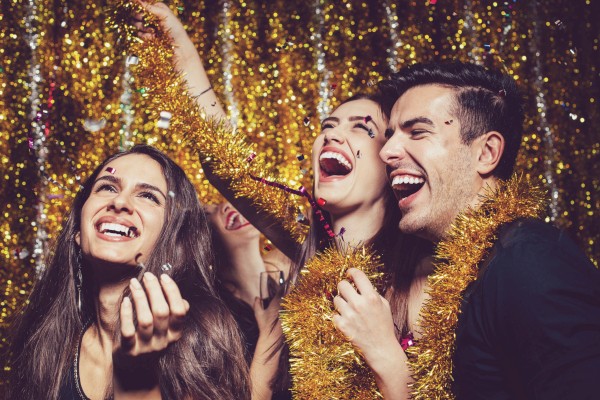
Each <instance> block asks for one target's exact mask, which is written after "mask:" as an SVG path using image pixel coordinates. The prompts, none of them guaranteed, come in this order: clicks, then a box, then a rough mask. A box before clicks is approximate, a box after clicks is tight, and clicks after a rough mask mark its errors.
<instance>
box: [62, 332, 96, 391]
mask: <svg viewBox="0 0 600 400" xmlns="http://www.w3.org/2000/svg"><path fill="white" fill-rule="evenodd" d="M89 326H90V321H88V322H86V323H85V324H84V325H83V329H82V330H81V333H80V334H79V340H78V341H77V349H76V351H74V352H73V353H74V354H73V364H72V365H71V367H70V368H69V371H68V373H67V374H66V376H65V378H64V381H63V383H62V385H61V387H60V392H59V394H58V398H59V400H90V399H89V397H87V396H86V395H85V393H83V389H82V388H81V380H80V379H79V353H80V352H81V339H82V338H83V334H84V333H85V331H86V330H87V328H89Z"/></svg>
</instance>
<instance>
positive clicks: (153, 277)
mask: <svg viewBox="0 0 600 400" xmlns="http://www.w3.org/2000/svg"><path fill="white" fill-rule="evenodd" d="M144 279H156V277H155V276H154V274H152V272H144Z"/></svg>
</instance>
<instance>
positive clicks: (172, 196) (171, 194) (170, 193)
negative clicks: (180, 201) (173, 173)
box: [167, 190, 175, 199]
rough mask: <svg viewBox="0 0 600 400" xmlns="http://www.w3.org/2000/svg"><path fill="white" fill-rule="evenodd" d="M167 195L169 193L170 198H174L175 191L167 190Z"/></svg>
mask: <svg viewBox="0 0 600 400" xmlns="http://www.w3.org/2000/svg"><path fill="white" fill-rule="evenodd" d="M167 195H169V197H170V198H172V199H174V198H175V192H173V191H172V190H169V192H168V193H167Z"/></svg>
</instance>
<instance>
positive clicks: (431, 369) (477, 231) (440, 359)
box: [407, 176, 545, 400]
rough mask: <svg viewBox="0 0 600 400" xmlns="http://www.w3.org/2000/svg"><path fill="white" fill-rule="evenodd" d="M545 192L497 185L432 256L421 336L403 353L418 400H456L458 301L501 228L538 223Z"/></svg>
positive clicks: (513, 182) (517, 184) (519, 182)
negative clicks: (522, 222)
mask: <svg viewBox="0 0 600 400" xmlns="http://www.w3.org/2000/svg"><path fill="white" fill-rule="evenodd" d="M544 197H545V192H544V191H543V190H541V189H540V188H539V187H535V186H531V185H530V183H529V181H528V180H527V179H526V178H523V177H516V176H515V177H513V178H511V179H510V180H509V181H507V182H500V183H499V185H498V187H497V189H496V190H495V191H493V190H491V189H490V190H488V193H486V195H485V196H484V199H483V201H482V204H481V206H480V207H479V208H477V209H472V208H470V209H468V210H467V211H466V212H464V213H462V214H461V215H459V216H458V218H457V219H456V221H455V222H454V224H453V226H452V228H451V230H450V233H449V234H448V237H447V238H446V239H445V240H443V241H442V242H440V243H439V244H438V246H437V249H436V255H435V264H436V268H435V272H434V274H433V275H432V276H430V277H429V279H428V283H429V286H430V288H429V294H430V295H431V298H430V299H429V300H428V301H427V302H426V303H425V305H424V306H423V308H422V309H421V321H420V325H421V328H422V332H423V336H422V338H421V339H420V340H419V341H418V342H417V344H416V346H413V347H410V348H409V349H408V350H407V353H408V355H409V365H410V367H411V369H412V371H413V377H414V379H415V382H414V383H413V384H412V395H413V398H414V399H416V400H432V399H454V395H453V394H452V391H451V387H452V356H453V354H454V344H455V343H454V341H455V329H456V325H457V322H458V314H459V312H460V305H461V300H462V295H463V292H464V290H465V289H466V288H467V286H468V285H469V284H470V283H471V282H473V281H474V280H475V279H476V278H477V273H478V270H479V264H480V263H481V261H482V260H484V259H485V257H486V256H487V254H488V253H489V250H490V248H491V247H492V246H493V244H494V242H495V241H496V239H497V237H496V233H497V232H498V229H499V228H500V226H501V225H503V224H506V223H509V222H511V221H514V220H517V219H519V218H537V217H539V216H540V215H541V213H542V211H543V208H544V203H545V201H544Z"/></svg>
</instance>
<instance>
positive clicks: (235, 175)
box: [110, 0, 307, 243]
mask: <svg viewBox="0 0 600 400" xmlns="http://www.w3.org/2000/svg"><path fill="white" fill-rule="evenodd" d="M135 13H143V14H144V13H146V11H145V9H144V8H143V7H142V6H141V5H140V4H139V3H137V2H135V1H133V0H130V1H127V0H117V1H115V2H114V4H113V12H112V14H111V16H110V25H111V26H112V27H113V29H115V30H116V31H117V33H118V36H119V41H118V42H119V46H121V47H122V48H123V51H124V52H125V53H126V54H130V55H135V56H136V57H137V60H138V63H137V64H136V65H132V67H131V69H132V72H133V75H134V76H135V83H136V85H137V87H138V88H139V89H138V90H137V91H138V92H140V93H143V95H144V96H148V97H149V98H150V99H151V103H150V104H149V105H148V108H147V109H146V110H145V112H146V113H147V114H148V115H149V117H150V119H154V120H158V116H159V114H160V112H161V111H169V112H171V113H172V117H171V120H170V126H169V129H168V130H166V136H165V138H164V140H165V142H169V141H172V142H177V143H181V142H182V139H183V140H185V142H187V143H188V144H189V145H190V146H191V151H192V152H195V153H197V154H198V156H199V158H200V160H201V162H202V163H203V164H210V166H211V167H212V172H213V174H214V175H216V176H217V177H219V178H220V179H223V180H226V181H228V182H230V184H229V187H230V188H231V189H232V190H233V191H234V192H235V195H236V196H237V197H244V198H247V199H251V200H252V202H253V203H254V204H255V205H256V207H257V208H259V209H260V210H262V211H264V212H266V213H268V214H270V215H272V216H274V217H275V218H277V219H278V220H280V221H281V224H282V225H283V227H284V228H285V229H286V231H288V232H290V235H291V236H292V237H293V238H294V239H296V241H297V242H299V243H300V242H302V241H303V240H304V238H305V237H306V233H307V227H306V226H305V225H302V224H298V223H297V222H296V218H297V216H298V213H299V211H298V210H299V209H300V205H301V204H302V199H301V198H300V197H298V196H291V195H289V194H288V193H286V192H285V191H283V190H281V189H278V188H277V187H273V186H268V185H265V184H263V183H261V182H260V181H257V180H255V179H252V177H258V178H264V179H265V180H267V181H269V182H277V183H280V184H281V185H283V186H285V185H286V182H281V180H280V179H278V177H277V175H276V174H275V173H274V172H273V170H272V169H271V168H269V167H267V165H268V163H267V161H266V157H265V156H264V154H261V153H259V152H257V151H256V148H255V146H253V145H252V144H251V143H249V142H248V140H247V138H246V136H245V135H244V134H243V133H239V132H236V130H235V129H232V128H231V127H230V126H229V125H228V124H227V123H225V122H224V121H217V120H214V119H208V118H206V117H205V115H203V112H202V111H201V110H199V108H198V104H197V103H196V101H195V100H194V99H193V98H192V97H190V96H189V95H188V92H187V85H186V82H185V79H184V78H183V77H182V76H181V74H180V73H179V72H178V71H176V70H175V68H173V48H172V45H171V42H170V40H169V39H168V36H167V35H166V34H165V33H164V32H162V31H161V29H160V25H159V24H158V22H156V17H154V16H152V15H146V17H147V19H148V21H150V22H149V23H151V24H152V26H153V27H155V29H156V31H157V34H156V37H155V38H153V39H146V40H141V39H139V38H138V37H137V29H135V28H134V27H133V26H131V21H132V15H133V14H135Z"/></svg>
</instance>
